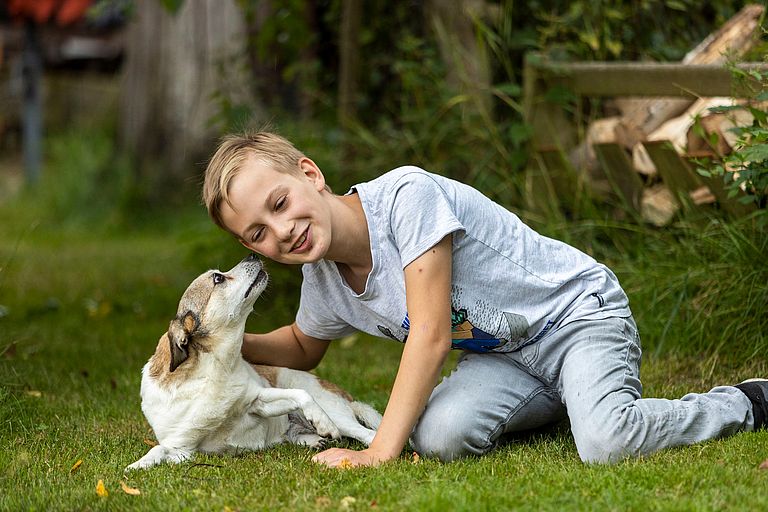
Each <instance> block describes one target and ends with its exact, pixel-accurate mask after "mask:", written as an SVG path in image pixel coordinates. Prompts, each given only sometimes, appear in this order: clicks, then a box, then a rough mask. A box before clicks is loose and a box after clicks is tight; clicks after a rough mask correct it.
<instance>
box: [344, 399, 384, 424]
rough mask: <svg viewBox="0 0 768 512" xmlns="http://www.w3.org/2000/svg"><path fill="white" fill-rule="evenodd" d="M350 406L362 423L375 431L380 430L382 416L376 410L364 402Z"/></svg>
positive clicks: (353, 403)
mask: <svg viewBox="0 0 768 512" xmlns="http://www.w3.org/2000/svg"><path fill="white" fill-rule="evenodd" d="M349 405H350V407H352V412H354V413H355V417H356V418H357V419H358V421H360V423H362V424H363V425H365V426H366V427H368V428H372V429H374V430H375V429H377V428H379V424H380V423H381V414H379V412H378V411H377V410H376V409H374V408H373V407H371V406H370V405H368V404H366V403H363V402H352V403H350V404H349Z"/></svg>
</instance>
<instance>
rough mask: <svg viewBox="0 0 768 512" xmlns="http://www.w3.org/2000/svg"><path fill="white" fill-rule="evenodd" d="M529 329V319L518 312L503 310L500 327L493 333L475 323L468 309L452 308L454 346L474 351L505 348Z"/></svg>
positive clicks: (452, 338)
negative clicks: (470, 317)
mask: <svg viewBox="0 0 768 512" xmlns="http://www.w3.org/2000/svg"><path fill="white" fill-rule="evenodd" d="M527 330H528V321H527V320H526V319H525V317H524V316H522V315H518V314H516V313H509V312H506V311H502V312H501V318H500V319H499V324H498V327H497V328H496V329H495V330H494V332H493V333H489V332H486V331H484V330H482V329H479V328H478V327H476V326H475V325H473V323H472V321H471V320H470V319H469V313H468V312H467V310H466V309H464V308H461V309H458V310H457V309H455V308H451V341H452V343H453V348H459V349H463V350H470V351H472V352H490V351H495V350H504V348H505V346H506V345H509V344H511V343H513V342H517V341H518V340H519V339H520V338H522V337H524V336H525V334H526V332H527Z"/></svg>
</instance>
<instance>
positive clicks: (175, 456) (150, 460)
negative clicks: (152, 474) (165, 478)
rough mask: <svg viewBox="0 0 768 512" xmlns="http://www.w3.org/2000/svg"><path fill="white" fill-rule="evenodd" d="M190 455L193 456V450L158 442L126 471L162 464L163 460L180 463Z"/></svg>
mask: <svg viewBox="0 0 768 512" xmlns="http://www.w3.org/2000/svg"><path fill="white" fill-rule="evenodd" d="M190 457H192V452H189V451H185V450H179V449H176V448H169V447H167V446H163V445H161V444H158V445H157V446H153V447H152V448H151V449H150V450H149V451H148V452H147V454H146V455H144V456H143V457H142V458H140V459H139V460H137V461H136V462H134V463H133V464H131V465H130V466H128V467H127V468H125V471H131V470H134V469H146V468H151V467H152V466H156V465H157V464H162V463H163V462H169V463H171V464H178V463H180V462H184V461H185V460H188V459H189V458H190Z"/></svg>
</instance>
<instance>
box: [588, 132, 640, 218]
mask: <svg viewBox="0 0 768 512" xmlns="http://www.w3.org/2000/svg"><path fill="white" fill-rule="evenodd" d="M593 148H594V150H595V154H596V155H597V159H598V161H599V162H600V165H601V166H602V167H603V171H604V172H605V175H606V177H607V178H608V181H609V182H610V183H611V186H612V188H613V190H614V191H615V192H616V194H617V195H618V196H619V198H620V199H621V200H622V203H624V206H625V207H626V208H627V209H628V210H629V211H630V212H633V213H639V212H640V198H641V197H642V194H643V182H642V180H641V179H640V177H639V176H638V175H637V173H636V172H635V169H634V168H633V167H632V161H631V160H630V159H629V155H628V154H627V152H626V150H625V149H624V148H623V147H622V146H620V145H619V144H614V143H603V144H594V145H593Z"/></svg>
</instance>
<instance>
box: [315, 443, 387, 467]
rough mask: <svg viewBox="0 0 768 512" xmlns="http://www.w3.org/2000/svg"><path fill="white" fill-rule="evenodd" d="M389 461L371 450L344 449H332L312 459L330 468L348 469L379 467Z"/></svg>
mask: <svg viewBox="0 0 768 512" xmlns="http://www.w3.org/2000/svg"><path fill="white" fill-rule="evenodd" d="M387 460H389V459H388V458H386V457H383V456H380V455H378V454H377V453H376V452H373V451H372V450H371V449H370V448H367V449H365V450H360V451H357V450H347V449H344V448H331V449H329V450H325V451H323V452H320V453H318V454H317V455H315V456H314V457H312V462H317V463H318V464H324V465H326V466H328V467H329V468H340V469H346V468H351V467H358V466H378V465H379V464H381V463H382V462H386V461H387Z"/></svg>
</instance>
